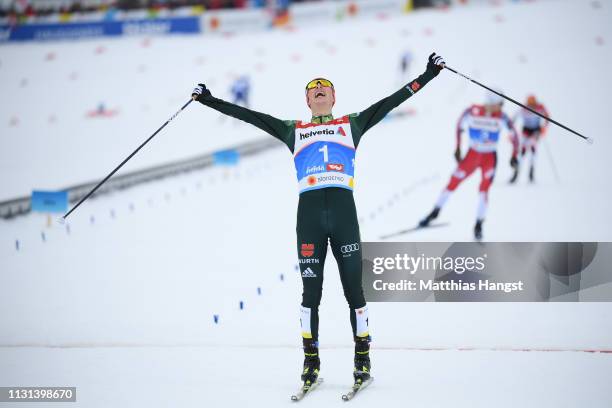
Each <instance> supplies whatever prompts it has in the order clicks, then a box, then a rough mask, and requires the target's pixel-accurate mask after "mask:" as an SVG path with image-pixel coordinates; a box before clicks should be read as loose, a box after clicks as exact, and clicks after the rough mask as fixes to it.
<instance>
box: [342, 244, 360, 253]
mask: <svg viewBox="0 0 612 408" xmlns="http://www.w3.org/2000/svg"><path fill="white" fill-rule="evenodd" d="M355 251H359V243H354V244H350V245H342V246H341V247H340V252H342V253H343V254H348V253H349V252H355Z"/></svg>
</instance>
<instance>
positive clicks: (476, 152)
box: [419, 92, 518, 240]
mask: <svg viewBox="0 0 612 408" xmlns="http://www.w3.org/2000/svg"><path fill="white" fill-rule="evenodd" d="M503 102H504V100H503V99H502V98H501V96H499V95H496V94H494V93H492V92H491V93H488V94H487V96H486V100H485V103H484V105H472V106H471V107H469V108H468V109H467V110H465V112H463V114H462V115H461V118H460V119H459V123H458V124H457V144H456V148H455V159H456V160H457V162H458V163H459V164H458V165H457V169H456V170H455V172H454V173H453V174H452V176H451V179H450V181H449V182H448V185H447V186H446V188H445V189H444V190H443V191H442V193H441V194H440V196H439V197H438V201H436V204H435V206H434V208H433V210H432V211H431V212H430V213H429V215H427V217H425V218H423V219H422V220H421V221H420V222H419V226H420V227H427V226H428V225H429V223H430V222H431V221H433V220H435V219H436V218H438V214H439V213H440V210H441V209H442V207H443V206H444V204H445V203H446V200H447V199H448V197H449V196H450V195H451V193H452V192H453V191H455V189H456V188H457V187H458V186H459V184H461V183H462V182H463V180H465V179H466V178H468V177H469V176H470V174H472V173H473V172H474V170H476V169H478V168H480V171H481V177H482V178H481V181H480V188H479V190H480V192H479V195H478V212H477V215H476V225H475V226H474V238H475V239H476V240H481V239H482V223H483V222H484V219H485V215H486V212H487V206H488V199H489V188H490V187H491V184H492V183H493V178H494V176H495V168H496V167H497V142H498V141H499V137H500V133H501V131H502V130H503V129H506V130H508V131H509V132H510V140H511V141H512V147H513V150H512V158H511V159H510V166H512V167H513V168H516V166H517V165H518V160H517V158H516V156H517V154H518V138H517V135H516V130H515V129H514V125H513V124H512V121H511V120H510V118H509V117H508V115H506V114H505V113H504V112H503V111H502V109H501V108H502V105H503ZM465 130H467V133H468V135H469V138H470V148H469V150H468V152H467V154H466V155H465V157H464V158H461V134H462V133H463V132H464V131H465Z"/></svg>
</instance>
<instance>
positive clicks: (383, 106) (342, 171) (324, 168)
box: [192, 54, 444, 391]
mask: <svg viewBox="0 0 612 408" xmlns="http://www.w3.org/2000/svg"><path fill="white" fill-rule="evenodd" d="M443 68H444V60H443V59H442V58H441V57H440V56H436V54H431V55H430V56H429V61H428V63H427V69H426V70H425V72H424V73H423V74H422V75H420V76H419V77H418V78H417V79H415V80H413V81H411V82H410V83H408V84H407V85H405V86H403V87H402V88H401V89H399V90H398V91H396V92H395V93H393V94H391V95H389V96H387V97H386V98H383V99H382V100H380V101H378V102H376V103H375V104H374V105H372V106H370V107H369V108H367V109H366V110H364V111H362V112H358V113H354V114H350V115H345V116H342V117H339V118H334V117H333V116H332V107H333V106H334V103H335V101H336V94H335V89H334V86H333V84H332V83H331V81H329V80H327V79H324V78H316V79H313V80H312V81H310V82H308V84H307V85H306V90H305V92H306V103H307V105H308V107H309V108H310V110H311V113H312V119H311V120H310V122H307V123H304V122H302V121H298V120H280V119H277V118H275V117H272V116H270V115H267V114H264V113H260V112H256V111H253V110H250V109H248V108H245V107H242V106H238V105H235V104H232V103H229V102H226V101H224V100H221V99H218V98H215V97H213V96H212V95H211V93H210V91H209V90H208V89H207V88H206V86H205V85H204V84H198V86H197V87H196V88H195V89H194V90H193V94H192V96H193V97H194V98H196V99H197V101H198V102H200V103H202V104H203V105H206V106H208V107H210V108H213V109H215V110H217V111H219V112H221V113H224V114H226V115H229V116H233V117H235V118H237V119H240V120H243V121H245V122H248V123H250V124H252V125H254V126H256V127H258V128H259V129H261V130H263V131H265V132H267V133H269V134H270V135H272V136H274V137H276V138H277V139H279V140H280V141H282V142H283V143H285V144H286V145H287V147H288V148H289V150H290V151H291V152H292V153H293V156H294V162H295V168H296V171H297V179H298V185H299V191H300V198H299V203H298V212H297V228H296V231H297V250H298V258H299V265H300V271H301V274H302V283H303V287H304V290H303V294H302V304H301V318H300V321H301V329H302V340H303V347H304V368H303V371H302V376H301V378H302V381H303V382H304V386H303V390H305V391H307V390H308V389H309V388H310V386H311V385H312V384H314V383H315V382H316V380H317V377H318V375H319V369H320V365H321V363H320V359H319V344H318V336H319V333H318V331H319V313H318V307H319V303H320V301H321V294H322V289H323V265H324V263H325V256H326V254H327V245H328V242H329V243H330V244H331V249H332V252H333V254H334V257H335V258H336V261H337V263H338V268H339V271H340V279H341V281H342V287H343V290H344V296H345V297H346V300H347V302H348V304H349V308H350V322H351V326H352V330H353V338H354V341H355V358H354V372H353V377H354V381H355V384H356V385H359V384H362V383H363V382H364V381H366V380H368V379H369V378H370V357H369V350H370V336H369V330H368V308H367V305H366V302H365V298H364V295H363V287H362V279H361V272H362V271H361V247H360V245H361V239H360V235H359V224H358V221H357V212H356V209H355V202H354V199H353V176H354V171H355V169H354V166H355V149H356V148H357V146H358V144H359V141H360V140H361V137H362V136H363V135H364V134H365V133H366V132H367V131H368V130H369V129H370V128H372V126H374V125H376V124H377V123H378V122H380V121H381V120H382V119H383V118H384V117H385V115H386V114H387V113H389V112H390V111H391V110H392V109H394V108H395V107H397V106H398V105H399V104H401V103H402V102H404V101H405V100H407V99H408V98H410V97H411V96H412V95H414V94H415V93H416V92H418V91H419V90H420V89H421V88H422V87H423V86H425V85H426V84H427V83H428V82H429V81H430V80H431V79H433V78H434V77H435V76H437V75H438V74H439V72H440V71H441V70H442V69H443Z"/></svg>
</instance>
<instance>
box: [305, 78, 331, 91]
mask: <svg viewBox="0 0 612 408" xmlns="http://www.w3.org/2000/svg"><path fill="white" fill-rule="evenodd" d="M319 84H321V86H328V87H330V88H333V87H334V84H332V83H331V81H330V80H328V79H325V78H315V79H313V80H312V81H310V82H309V83H308V84H306V92H308V91H309V90H310V89H314V88H316V87H317V85H319Z"/></svg>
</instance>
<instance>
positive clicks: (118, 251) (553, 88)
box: [0, 1, 612, 408]
mask: <svg viewBox="0 0 612 408" xmlns="http://www.w3.org/2000/svg"><path fill="white" fill-rule="evenodd" d="M595 3H597V4H599V7H596V5H595ZM611 8H612V4H611V3H610V2H603V1H600V2H591V1H536V2H527V3H526V4H515V3H511V4H508V5H503V6H496V7H483V8H469V9H459V10H454V11H448V12H437V11H425V12H419V13H415V14H413V15H408V16H403V17H397V18H389V19H386V20H383V21H379V20H372V21H362V22H354V23H342V24H338V25H334V26H313V27H312V28H309V29H307V30H306V29H300V30H297V31H295V32H289V33H287V32H280V31H275V32H269V33H258V34H249V35H246V36H233V37H206V36H202V37H185V38H182V37H178V38H177V37H174V38H154V39H152V40H151V42H150V43H149V44H148V46H146V47H143V46H142V45H143V44H142V40H137V39H121V40H96V41H83V42H77V43H47V44H30V45H8V46H3V47H0V62H1V64H0V88H1V89H2V94H1V95H0V129H1V132H2V133H1V137H0V171H1V172H2V174H4V175H5V176H3V177H2V179H0V199H8V198H11V197H15V196H18V195H25V194H28V193H29V191H30V190H31V189H32V188H49V189H52V188H59V187H62V186H65V185H68V184H72V183H77V182H82V181H89V180H94V179H98V178H99V177H101V176H103V175H104V174H106V172H108V171H109V170H110V169H111V168H112V167H113V166H114V165H115V164H116V163H117V162H119V161H120V160H121V159H122V158H123V157H124V156H125V155H126V154H127V153H128V152H129V151H131V150H132V149H133V148H134V147H136V146H137V145H138V144H139V143H140V141H142V140H143V139H144V138H145V137H146V136H147V135H148V134H149V133H150V132H151V131H153V130H154V129H155V128H157V126H159V125H160V124H161V123H162V122H163V121H164V120H166V118H167V117H168V116H169V115H170V114H172V113H173V112H174V111H175V110H176V108H177V107H178V106H180V105H181V103H182V102H183V101H184V100H185V99H186V97H188V95H189V93H190V91H191V88H192V87H193V85H194V84H195V83H197V82H198V81H200V80H205V81H207V83H209V85H210V88H211V89H212V90H213V92H214V93H215V94H216V95H219V96H221V97H227V89H228V86H229V83H230V81H231V78H232V76H234V75H239V74H242V73H243V72H248V73H250V74H251V76H252V81H253V83H254V89H253V101H252V104H253V106H254V107H255V108H256V109H258V110H261V111H265V112H269V113H271V114H274V115H275V116H278V117H281V118H303V119H304V118H307V110H306V107H305V105H304V101H303V93H302V92H303V86H304V83H305V82H306V81H307V80H308V79H310V78H312V77H315V76H318V75H324V76H328V77H330V78H331V79H332V80H334V83H335V85H336V92H337V105H336V107H335V112H336V114H341V113H346V112H353V111H358V110H361V109H363V108H365V107H367V106H368V105H369V104H370V103H372V102H374V101H375V100H377V99H378V98H381V97H383V96H385V95H386V94H388V93H389V92H391V91H392V90H393V89H395V87H396V85H397V84H396V82H397V78H396V76H397V69H396V68H397V65H398V57H399V55H400V54H401V51H403V49H405V48H410V49H412V50H413V52H414V53H415V55H416V56H417V59H416V61H415V63H414V66H413V72H414V74H415V75H417V74H418V73H420V72H421V70H422V69H423V67H424V61H425V58H426V56H427V55H428V53H429V52H430V50H435V51H437V52H439V53H441V54H442V55H444V56H445V58H446V59H447V61H448V63H449V65H451V66H453V67H454V68H456V69H459V70H461V71H464V72H465V73H467V74H469V75H472V76H474V77H475V78H477V79H479V80H482V81H484V82H486V83H490V84H492V85H495V86H498V87H500V88H502V89H503V90H504V91H505V92H507V93H508V94H510V95H513V96H516V97H517V98H520V99H523V98H524V97H525V96H526V95H527V94H528V93H530V92H534V93H536V94H537V95H538V96H539V97H540V98H541V99H542V100H543V101H544V103H546V105H547V106H548V108H549V110H550V111H551V113H552V115H553V117H555V118H557V119H558V120H561V121H562V122H564V123H566V124H568V125H569V126H572V127H575V128H576V129H577V130H579V131H582V132H584V133H585V134H587V135H589V136H592V137H594V138H595V139H596V142H595V144H594V145H593V146H590V145H587V144H586V143H584V142H582V141H581V140H579V139H578V138H576V137H575V136H572V135H571V134H568V133H566V132H564V131H562V130H560V129H555V128H551V129H550V132H549V134H548V135H547V137H546V142H547V145H548V148H549V149H550V153H551V154H552V157H553V158H554V161H555V163H556V166H557V167H558V170H559V176H560V177H559V180H558V181H557V180H556V179H555V177H554V174H553V171H552V167H551V163H550V161H549V160H548V157H547V156H546V154H545V151H544V150H543V151H542V152H541V155H540V157H539V163H538V182H537V183H536V184H535V185H528V184H527V183H526V181H525V180H524V179H522V180H521V182H520V184H519V185H518V186H514V187H510V186H508V185H506V180H507V179H508V177H509V174H510V173H509V168H508V165H507V161H508V160H509V146H508V145H509V143H505V141H504V142H503V143H502V144H501V146H500V161H499V163H500V164H499V167H498V177H497V184H496V185H494V187H493V189H492V192H491V208H490V213H489V217H488V219H487V223H486V224H485V237H486V239H488V240H492V241H510V240H513V241H548V240H549V241H565V240H568V241H610V240H611V238H612V233H611V232H610V225H612V215H611V214H610V211H609V207H610V202H612V200H611V198H612V196H611V193H610V191H611V189H610V187H611V181H610V180H609V179H608V178H607V177H606V175H607V174H610V171H611V170H612V165H610V162H609V160H608V156H609V152H610V151H612V149H611V147H612V142H611V141H610V139H609V138H607V137H606V134H607V132H606V131H607V128H606V126H607V120H608V118H607V115H608V114H609V112H608V109H607V106H608V104H607V94H608V93H609V89H610V81H609V79H607V77H606V72H608V71H609V70H610V68H612V53H610V51H609V44H608V41H612V26H610V25H609V24H608V22H609V21H611V17H612V15H611V11H610V10H611ZM99 47H104V52H102V53H96V52H95V50H96V49H98V48H99ZM228 49H231V50H232V52H231V53H229V52H227V50H228ZM49 53H54V54H53V55H54V58H52V59H50V60H46V58H47V56H48V55H49ZM221 56H222V57H221ZM482 95H483V94H482V92H481V90H480V89H478V88H476V87H475V86H473V85H470V84H469V83H467V82H466V81H464V80H462V79H460V78H458V77H456V76H454V75H452V74H451V73H450V72H443V73H442V74H441V75H440V76H439V77H438V78H437V79H436V80H435V81H433V82H432V83H431V84H429V85H428V86H427V87H426V88H425V89H424V91H423V92H422V93H419V94H418V95H417V96H416V97H415V98H413V99H411V100H410V101H409V102H407V103H406V104H405V105H404V106H403V108H408V107H411V108H414V109H415V111H416V115H413V116H408V117H406V118H404V119H395V120H389V121H385V122H383V123H381V124H380V125H378V126H377V127H376V128H374V129H373V130H372V131H371V132H370V133H369V134H368V135H366V137H365V139H364V140H363V142H362V144H361V145H360V148H359V152H358V155H357V175H356V179H357V187H356V192H355V196H356V201H357V207H358V211H359V214H360V217H361V219H362V223H361V229H362V238H363V240H365V241H376V240H378V239H379V237H380V236H381V235H383V234H386V233H390V232H394V231H397V230H400V229H403V228H405V227H408V226H411V225H413V224H414V223H415V222H416V220H418V219H419V217H421V216H422V215H423V214H424V213H425V212H426V211H428V210H429V209H430V208H431V205H432V203H433V200H434V199H435V198H436V195H437V194H438V192H439V191H440V190H441V189H442V188H443V186H444V184H445V183H446V181H447V177H448V176H449V175H450V172H451V171H452V169H453V166H454V159H453V157H452V152H453V143H454V127H455V123H456V119H457V117H458V116H459V114H460V113H461V112H462V111H463V109H464V108H465V106H467V105H468V104H470V103H472V102H478V101H480V100H481V99H482ZM99 102H104V103H105V104H106V106H107V107H108V108H109V109H115V108H116V109H118V110H119V113H118V115H117V116H115V117H113V118H110V119H101V118H98V119H95V120H94V119H86V118H85V115H86V113H87V111H88V110H93V109H95V107H96V105H97V104H98V103H99ZM506 108H508V109H509V111H510V112H512V113H513V112H514V108H513V107H511V106H509V105H506ZM14 117H16V118H18V121H17V122H16V121H15V120H13V119H12V118H14ZM11 122H12V124H11ZM260 137H265V136H263V135H262V134H261V133H260V132H259V131H257V130H256V129H252V128H250V127H248V126H247V125H244V124H238V125H236V124H234V123H233V122H231V121H230V120H227V121H224V122H223V121H221V120H220V119H219V115H218V114H217V113H215V112H212V111H209V110H206V109H204V108H203V107H201V106H199V105H196V106H190V107H189V109H188V110H186V111H185V112H184V113H182V114H181V116H180V117H179V118H178V119H177V120H176V121H174V122H173V123H172V124H171V126H169V127H168V128H167V129H166V130H164V132H163V133H162V134H160V135H159V136H158V137H157V138H156V139H155V140H154V141H153V142H152V143H151V144H150V146H147V149H146V150H143V151H142V152H141V153H140V154H139V155H138V156H136V157H135V158H134V160H133V161H132V162H130V164H129V166H127V167H128V170H129V169H132V170H133V169H137V168H143V167H146V166H148V165H152V164H157V163H162V162H166V161H169V160H173V159H179V158H184V157H189V156H192V155H194V154H199V153H204V152H208V151H211V150H214V149H217V148H221V147H226V146H229V145H234V144H237V143H239V142H241V141H245V140H254V139H256V138H260ZM542 147H544V146H542ZM292 166H293V165H292V162H291V156H290V154H289V153H288V152H287V151H286V150H284V149H282V148H281V149H275V150H271V151H269V152H266V153H264V154H262V155H259V156H256V157H251V158H248V159H245V160H244V161H243V162H241V163H240V164H239V165H238V166H236V167H229V168H222V167H218V168H213V169H208V170H203V171H198V172H193V173H189V174H184V175H181V176H177V177H173V178H168V179H165V180H162V181H159V182H155V183H149V184H145V185H141V186H138V187H135V188H131V189H128V190H124V191H121V192H116V193H114V194H112V195H107V196H103V197H100V198H97V199H94V200H91V201H89V202H87V203H86V204H84V205H83V206H82V208H79V210H78V211H77V212H75V213H74V214H73V215H72V216H71V217H70V223H69V228H67V227H65V226H64V227H62V226H59V225H54V226H53V227H51V228H47V227H45V223H46V220H45V217H44V216H42V215H37V214H30V215H28V216H25V217H19V218H16V219H13V220H0V327H1V328H2V329H0V363H1V364H0V386H3V385H58V386H59V385H72V386H77V387H78V402H77V404H66V406H83V407H88V408H89V407H109V406H112V407H168V406H181V407H183V406H185V407H191V406H194V407H195V406H198V407H201V406H236V407H244V406H262V407H264V406H266V407H274V406H285V405H287V404H289V403H290V402H289V399H288V397H289V395H290V394H291V393H292V392H293V391H295V387H296V386H297V385H298V382H299V381H298V380H299V372H300V365H301V350H300V348H299V343H300V338H299V321H298V313H297V312H298V304H299V299H300V294H301V283H300V278H299V276H298V274H297V272H296V270H295V264H296V257H295V238H294V236H295V235H294V234H295V213H296V203H297V193H296V182H295V176H294V170H293V168H292ZM477 183H478V180H477V178H476V177H474V178H473V179H471V180H469V181H468V182H466V183H465V185H464V186H462V188H460V189H459V190H458V191H457V193H456V194H455V195H454V196H453V197H452V198H451V201H450V202H449V204H448V206H447V208H446V209H445V211H444V213H443V215H442V218H443V220H445V221H450V225H449V226H448V227H446V228H440V229H432V230H430V231H420V232H418V233H415V234H412V235H405V236H402V237H399V239H404V240H424V241H427V240H432V241H454V240H457V241H460V240H469V239H470V238H471V226H472V223H473V221H474V214H475V210H476V208H475V207H476V189H477ZM43 232H44V240H43V237H42V235H41V234H42V233H43ZM17 241H18V249H17ZM325 273H326V280H325V287H324V292H325V294H324V297H323V304H322V306H321V328H320V332H321V339H320V341H321V346H322V351H321V355H322V359H323V363H322V364H323V366H322V376H323V377H325V380H326V381H325V384H324V386H323V387H321V389H320V390H317V394H316V395H315V394H313V395H312V396H311V397H309V398H308V400H305V401H303V404H305V405H309V406H314V405H316V406H321V405H323V406H330V405H332V404H340V403H342V402H341V401H340V394H341V392H342V391H344V389H345V387H346V386H347V385H348V384H349V383H350V381H351V353H352V350H351V337H350V327H349V323H348V310H347V308H346V305H345V302H344V299H343V297H342V295H341V289H340V282H339V279H338V276H337V268H336V265H335V261H333V260H328V263H327V265H326V272H325ZM281 276H282V279H281ZM258 288H259V290H260V292H259V293H258ZM240 301H243V302H244V310H240V308H239V302H240ZM370 310H371V312H370V313H371V319H370V321H371V327H372V333H373V336H374V342H373V351H372V358H373V372H374V375H375V377H376V381H375V383H374V385H373V386H372V388H371V389H370V390H368V391H367V393H364V394H363V395H362V396H359V397H358V398H357V399H355V401H353V402H351V404H357V405H359V406H372V405H373V404H377V405H381V406H405V405H407V404H410V405H414V406H431V407H440V406H451V405H452V406H470V407H481V406H482V407H485V406H487V407H489V406H491V405H495V406H508V407H510V406H512V407H515V406H530V407H553V406H554V407H559V406H562V407H576V406H588V407H609V406H610V405H611V404H612V393H611V392H610V390H609V387H607V386H606V385H605V384H607V382H608V381H607V379H609V377H610V375H611V374H612V354H609V353H599V352H596V353H590V352H587V351H598V350H610V349H612V330H610V321H612V307H611V306H610V305H609V304H606V303H557V304H544V303H539V304H530V303H525V304H518V303H517V304H491V303H487V304H482V303H475V304H454V303H451V304H439V303H438V304H436V303H431V304H430V303H414V304H408V303H377V304H371V305H370ZM214 316H217V318H218V323H215V321H214ZM466 349H475V350H472V351H469V350H466ZM521 350H532V351H521ZM37 406H38V405H37ZM39 406H41V407H42V406H45V404H40V405H39ZM53 406H62V404H54V405H53Z"/></svg>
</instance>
